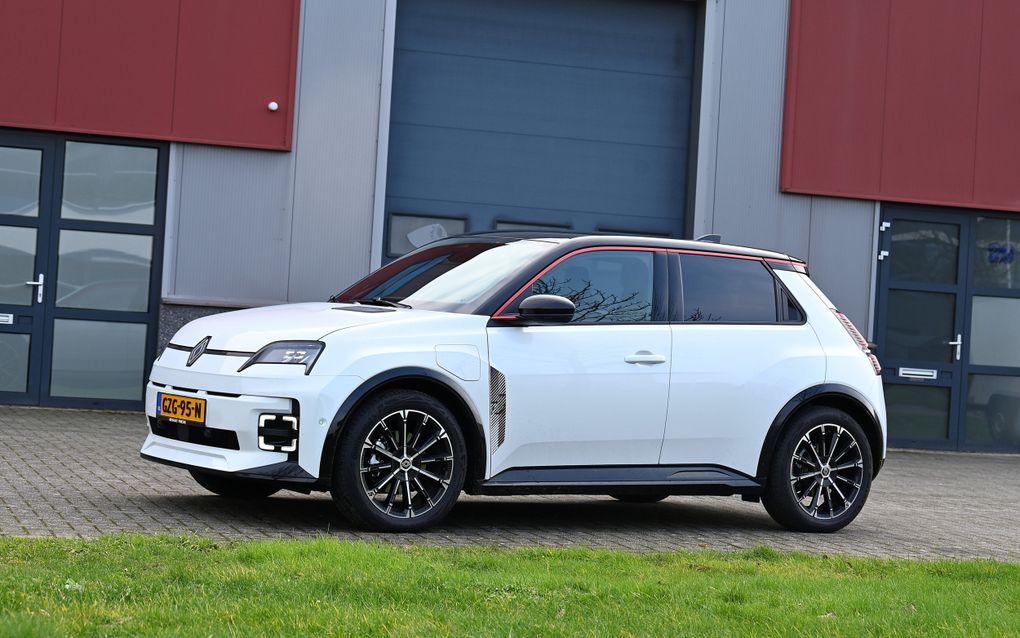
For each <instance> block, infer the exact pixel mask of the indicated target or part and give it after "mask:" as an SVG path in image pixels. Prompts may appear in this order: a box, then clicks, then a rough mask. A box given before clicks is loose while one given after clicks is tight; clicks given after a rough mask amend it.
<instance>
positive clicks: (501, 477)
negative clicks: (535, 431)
mask: <svg viewBox="0 0 1020 638" xmlns="http://www.w3.org/2000/svg"><path fill="white" fill-rule="evenodd" d="M761 488H762V485H761V483H759V482H758V481H757V480H755V479H752V478H750V477H748V476H745V475H744V474H741V473H740V472H737V471H736V470H732V469H730V468H726V467H722V466H716V465H611V466H569V467H527V468H511V469H509V470H504V471H503V472H500V473H499V474H497V475H496V476H494V477H492V478H490V479H489V480H487V481H483V482H482V483H480V484H479V485H477V486H476V487H475V489H474V490H473V491H472V493H475V494H607V493H612V494H622V493H627V492H648V491H655V492H662V493H664V494H688V495H698V494H701V495H731V494H752V495H753V494H759V493H760V492H761Z"/></svg>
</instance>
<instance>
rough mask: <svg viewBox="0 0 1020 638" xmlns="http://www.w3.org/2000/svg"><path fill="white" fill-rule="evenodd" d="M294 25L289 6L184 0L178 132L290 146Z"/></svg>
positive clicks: (266, 0)
mask: <svg viewBox="0 0 1020 638" xmlns="http://www.w3.org/2000/svg"><path fill="white" fill-rule="evenodd" d="M297 24H298V15H297V5H295V3H294V2H292V0H219V1H218V2H209V1H208V0H182V5H181V26H180V41H181V43H182V46H181V47H180V58H179V60H178V64H177V91H176V98H177V99H176V102H175V104H174V130H175V131H176V132H178V133H180V134H182V135H186V136H188V137H193V138H201V139H214V138H215V139H220V140H224V141H227V142H235V141H244V140H246V139H249V138H250V137H251V136H252V134H253V132H254V133H255V134H256V135H257V136H258V137H259V139H261V140H263V141H265V142H272V143H274V144H276V145H279V146H287V145H289V144H290V131H291V125H290V124H291V117H290V113H291V111H292V105H291V92H292V87H291V82H292V81H293V74H292V73H291V67H292V66H293V63H292V59H293V55H281V52H288V53H290V52H291V51H290V50H291V49H292V48H293V46H294V45H295V43H296V42H297V38H296V28H297ZM294 54H296V52H294ZM241 69H243V70H244V72H239V70H241ZM269 102H277V103H278V104H279V110H277V111H275V112H273V111H270V110H269V109H268V108H267V105H268V104H269Z"/></svg>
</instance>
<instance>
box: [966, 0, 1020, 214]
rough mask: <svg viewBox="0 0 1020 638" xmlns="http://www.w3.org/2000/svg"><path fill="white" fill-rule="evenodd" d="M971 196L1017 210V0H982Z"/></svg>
mask: <svg viewBox="0 0 1020 638" xmlns="http://www.w3.org/2000/svg"><path fill="white" fill-rule="evenodd" d="M982 33H983V37H982V46H981V89H980V94H979V96H978V124H977V153H976V157H975V158H974V200H975V201H976V202H977V203H978V204H979V205H984V204H999V205H1002V206H1004V207H1007V208H1010V209H1013V210H1020V187H1018V184H1020V2H1017V0H985V14H984V27H983V31H982Z"/></svg>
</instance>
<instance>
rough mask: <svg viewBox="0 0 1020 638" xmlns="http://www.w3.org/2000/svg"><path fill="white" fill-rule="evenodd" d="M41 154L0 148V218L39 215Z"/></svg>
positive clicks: (29, 149)
mask: <svg viewBox="0 0 1020 638" xmlns="http://www.w3.org/2000/svg"><path fill="white" fill-rule="evenodd" d="M41 164H42V151H40V150H38V149H33V148H11V147H9V146H0V215H23V216H25V217H38V216H39V172H40V170H41Z"/></svg>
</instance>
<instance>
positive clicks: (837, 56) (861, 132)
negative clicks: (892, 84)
mask: <svg viewBox="0 0 1020 638" xmlns="http://www.w3.org/2000/svg"><path fill="white" fill-rule="evenodd" d="M790 20H791V23H796V24H797V27H791V28H796V29H797V33H799V34H800V38H799V40H798V41H797V42H796V44H797V45H798V47H799V48H800V49H802V50H804V51H807V52H810V55H798V53H797V52H796V51H794V50H793V49H791V53H790V56H789V63H790V64H791V65H796V78H797V82H791V83H790V84H789V85H788V87H787V88H788V89H789V90H790V91H791V92H795V93H796V94H795V95H791V96H788V98H787V103H788V104H790V105H794V104H795V105H796V107H797V109H798V111H801V112H803V113H804V117H802V118H796V119H795V120H794V119H793V117H792V116H793V115H794V111H793V109H792V108H790V109H788V110H787V113H786V115H787V121H788V122H796V126H794V127H792V128H790V131H791V134H792V136H791V140H790V143H791V144H792V148H793V149H795V150H794V151H793V152H790V153H787V154H786V155H784V160H788V161H791V162H793V165H791V166H789V167H786V168H787V170H785V171H784V175H791V174H792V175H797V176H798V177H799V178H800V179H802V180H807V181H809V182H811V183H813V184H818V185H820V187H823V188H825V189H826V190H829V191H833V192H843V191H845V192H855V191H861V190H870V191H874V190H877V189H878V187H879V177H880V175H879V171H880V169H881V165H882V163H881V155H882V130H881V127H876V126H873V125H872V122H876V121H881V118H882V109H883V100H882V91H883V88H884V84H885V56H886V45H887V44H888V40H889V38H888V35H889V6H888V3H887V2H886V1H885V0H859V1H858V2H853V3H843V2H838V3H828V2H825V3H823V2H803V3H802V2H795V3H794V4H793V13H791V16H790ZM803 25H810V27H809V28H804V27H803ZM791 98H792V99H791ZM816 113H826V114H827V117H826V118H824V119H823V118H818V117H814V114H816ZM819 155H825V156H827V157H828V158H829V161H828V162H825V163H820V162H815V161H813V160H812V158H814V157H817V156H819Z"/></svg>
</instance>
